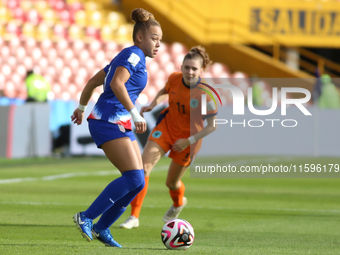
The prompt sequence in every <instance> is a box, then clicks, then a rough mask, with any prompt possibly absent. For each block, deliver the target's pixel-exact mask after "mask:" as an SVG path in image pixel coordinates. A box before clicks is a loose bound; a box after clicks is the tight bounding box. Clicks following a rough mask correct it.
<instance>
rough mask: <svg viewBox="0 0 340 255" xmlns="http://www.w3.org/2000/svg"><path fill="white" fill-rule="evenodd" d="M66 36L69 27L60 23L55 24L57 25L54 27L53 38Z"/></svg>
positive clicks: (60, 38) (57, 38)
mask: <svg viewBox="0 0 340 255" xmlns="http://www.w3.org/2000/svg"><path fill="white" fill-rule="evenodd" d="M66 36H67V29H66V28H65V27H64V26H63V25H61V24H59V23H57V24H55V26H54V27H53V36H52V39H53V40H62V39H65V38H66Z"/></svg>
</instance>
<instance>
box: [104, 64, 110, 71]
mask: <svg viewBox="0 0 340 255" xmlns="http://www.w3.org/2000/svg"><path fill="white" fill-rule="evenodd" d="M109 69H110V64H108V65H107V66H105V67H104V68H103V70H104V72H105V73H107V72H108V71H109Z"/></svg>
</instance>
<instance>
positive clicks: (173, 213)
mask: <svg viewBox="0 0 340 255" xmlns="http://www.w3.org/2000/svg"><path fill="white" fill-rule="evenodd" d="M187 203H188V200H187V198H186V197H183V204H182V205H181V206H178V207H175V206H174V205H172V206H171V207H170V209H169V210H168V211H167V212H166V213H165V215H164V217H163V221H164V222H168V221H169V220H174V219H177V218H178V216H179V214H180V213H181V211H182V210H183V208H184V207H185V206H186V205H187Z"/></svg>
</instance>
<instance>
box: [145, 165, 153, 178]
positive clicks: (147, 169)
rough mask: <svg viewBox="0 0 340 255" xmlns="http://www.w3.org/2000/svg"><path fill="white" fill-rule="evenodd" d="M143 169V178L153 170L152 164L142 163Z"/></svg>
mask: <svg viewBox="0 0 340 255" xmlns="http://www.w3.org/2000/svg"><path fill="white" fill-rule="evenodd" d="M143 167H144V176H145V177H148V176H149V175H150V173H151V171H152V168H153V164H152V163H144V164H143Z"/></svg>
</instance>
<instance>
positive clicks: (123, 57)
mask: <svg viewBox="0 0 340 255" xmlns="http://www.w3.org/2000/svg"><path fill="white" fill-rule="evenodd" d="M118 66H123V67H125V68H126V69H127V70H128V71H129V72H130V78H129V80H128V81H127V82H126V83H125V87H126V89H127V91H128V93H129V96H130V99H131V101H132V103H133V104H135V102H136V99H137V98H138V96H139V94H140V93H141V92H142V91H143V89H144V88H145V86H146V82H147V79H148V75H147V72H146V66H145V55H144V53H143V51H142V50H141V49H140V48H138V47H137V46H132V47H128V48H125V49H123V50H122V51H121V52H120V53H119V54H118V55H117V56H116V57H115V58H114V59H113V60H112V61H111V63H110V64H109V65H107V66H106V67H105V68H104V71H105V73H106V76H105V80H104V92H103V93H102V94H101V95H100V97H99V99H98V101H97V103H96V104H95V106H94V108H93V110H92V112H91V114H90V116H89V117H88V118H89V119H97V120H103V121H108V122H111V123H114V124H118V125H122V126H123V127H124V128H126V129H131V115H130V113H129V112H128V111H127V110H126V109H125V107H124V106H123V105H122V104H121V103H120V101H119V100H118V99H117V97H116V95H115V94H114V93H113V91H112V89H111V87H110V83H111V81H112V78H113V75H114V73H115V71H116V69H117V67H118Z"/></svg>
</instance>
